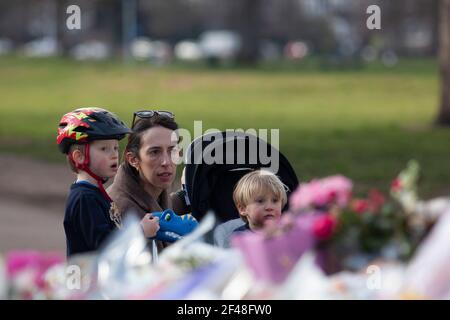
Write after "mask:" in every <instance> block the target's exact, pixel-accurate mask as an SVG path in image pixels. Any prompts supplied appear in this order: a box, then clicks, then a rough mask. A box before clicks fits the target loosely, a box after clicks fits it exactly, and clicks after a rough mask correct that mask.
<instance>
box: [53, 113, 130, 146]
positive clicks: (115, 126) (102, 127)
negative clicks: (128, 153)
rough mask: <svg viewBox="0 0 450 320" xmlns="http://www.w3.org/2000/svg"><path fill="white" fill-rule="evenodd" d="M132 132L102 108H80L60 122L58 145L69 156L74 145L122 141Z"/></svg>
mask: <svg viewBox="0 0 450 320" xmlns="http://www.w3.org/2000/svg"><path fill="white" fill-rule="evenodd" d="M127 133H131V130H130V129H129V128H128V127H127V126H126V125H125V124H124V123H123V122H122V121H121V120H120V119H118V118H117V117H116V116H115V115H113V114H112V113H111V112H109V111H107V110H104V109H101V108H80V109H77V110H75V111H72V112H69V113H66V114H65V115H64V116H63V117H62V118H61V120H60V121H59V128H58V137H57V139H56V143H57V144H58V146H59V149H60V151H61V152H62V153H65V154H68V152H69V149H70V146H71V145H72V144H75V143H77V144H83V143H87V142H90V141H94V140H107V139H117V140H122V139H123V138H124V137H125V135H126V134H127Z"/></svg>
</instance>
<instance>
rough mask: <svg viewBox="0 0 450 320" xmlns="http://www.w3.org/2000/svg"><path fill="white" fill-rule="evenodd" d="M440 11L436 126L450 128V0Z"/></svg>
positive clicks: (444, 1)
mask: <svg viewBox="0 0 450 320" xmlns="http://www.w3.org/2000/svg"><path fill="white" fill-rule="evenodd" d="M439 11H440V19H439V40H440V41H439V65H440V71H441V102H440V108H439V113H438V116H437V119H436V124H437V125H442V126H450V0H440V10H439Z"/></svg>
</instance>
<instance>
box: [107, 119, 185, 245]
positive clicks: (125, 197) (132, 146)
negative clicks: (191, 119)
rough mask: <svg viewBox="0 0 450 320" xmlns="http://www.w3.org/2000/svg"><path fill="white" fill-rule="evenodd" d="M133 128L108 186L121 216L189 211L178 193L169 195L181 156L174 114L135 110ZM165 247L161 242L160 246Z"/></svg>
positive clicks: (140, 216)
mask: <svg viewBox="0 0 450 320" xmlns="http://www.w3.org/2000/svg"><path fill="white" fill-rule="evenodd" d="M135 120H136V121H135ZM131 128H132V131H133V132H132V133H131V134H130V135H129V137H128V144H127V146H126V147H125V151H124V162H123V163H122V165H121V166H120V167H119V170H118V172H117V175H116V177H115V179H114V182H113V184H112V185H111V186H110V187H109V188H108V193H109V195H110V196H111V198H112V199H113V200H114V202H115V203H116V205H117V207H118V208H119V211H120V212H121V214H122V216H123V215H126V214H128V213H130V212H135V213H137V214H138V215H139V218H142V217H143V216H144V215H145V214H146V213H151V212H155V211H163V210H165V209H173V210H174V211H175V212H176V213H178V214H183V213H186V212H184V210H185V207H184V206H183V204H182V201H180V198H179V196H178V195H177V194H176V193H174V194H172V195H170V194H169V192H170V188H171V186H172V183H173V181H174V179H175V176H176V163H175V162H176V160H177V159H178V158H179V156H180V150H179V149H178V147H177V143H178V136H177V135H176V131H175V130H177V129H178V125H177V123H176V122H175V119H174V115H173V113H171V112H168V111H152V110H148V111H138V112H135V113H134V117H133V122H132V126H131ZM174 205H175V206H174ZM163 247H164V245H163V244H162V243H160V242H158V249H159V250H161V249H162V248H163Z"/></svg>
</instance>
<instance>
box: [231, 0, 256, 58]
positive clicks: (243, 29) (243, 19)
mask: <svg viewBox="0 0 450 320" xmlns="http://www.w3.org/2000/svg"><path fill="white" fill-rule="evenodd" d="M239 3H240V5H239V6H236V9H237V12H236V13H235V16H236V17H238V21H239V23H238V32H239V34H240V36H241V39H242V46H241V50H240V53H239V55H238V62H239V63H243V64H255V63H256V62H257V61H258V58H259V44H260V29H261V4H262V0H239Z"/></svg>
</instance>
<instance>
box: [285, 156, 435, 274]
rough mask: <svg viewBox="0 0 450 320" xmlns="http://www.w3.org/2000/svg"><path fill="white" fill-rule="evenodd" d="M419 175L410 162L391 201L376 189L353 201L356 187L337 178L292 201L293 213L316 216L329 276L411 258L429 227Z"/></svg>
mask: <svg viewBox="0 0 450 320" xmlns="http://www.w3.org/2000/svg"><path fill="white" fill-rule="evenodd" d="M418 173H419V166H418V164H417V163H416V162H415V161H411V162H410V163H409V164H408V167H407V168H406V169H405V170H404V171H402V172H401V173H400V175H399V176H398V177H397V178H396V179H395V180H394V181H393V182H392V185H391V197H390V198H388V197H386V196H385V195H383V194H382V193H380V192H379V191H377V190H375V189H372V190H370V191H369V192H368V194H367V195H366V196H365V197H355V196H354V195H353V193H352V191H353V190H352V189H353V183H352V181H351V180H349V179H348V178H346V177H343V176H339V175H338V176H331V177H327V178H324V179H319V180H313V181H311V182H309V183H305V184H301V185H300V186H299V188H298V189H297V190H296V191H295V192H294V193H293V194H292V196H291V198H290V211H291V214H295V215H303V214H310V213H311V212H314V215H315V216H316V220H315V222H314V224H313V233H314V235H315V237H316V239H317V245H316V249H317V253H318V256H317V259H318V263H319V265H320V266H321V267H322V268H323V270H324V271H325V272H326V273H328V274H331V273H335V272H337V271H340V270H344V269H345V270H353V271H356V270H359V269H361V268H362V267H365V266H367V265H368V264H369V263H370V262H371V261H373V260H375V259H385V260H396V261H407V260H408V259H409V258H410V257H411V256H412V254H413V253H414V251H415V249H416V247H417V246H418V244H419V243H420V241H421V240H422V239H423V237H424V236H425V234H426V233H427V231H428V229H429V227H430V225H431V223H430V221H429V220H428V219H427V217H426V216H425V215H423V214H419V213H418V212H417V210H416V209H417V208H418V204H419V201H418V197H417V180H418Z"/></svg>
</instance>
